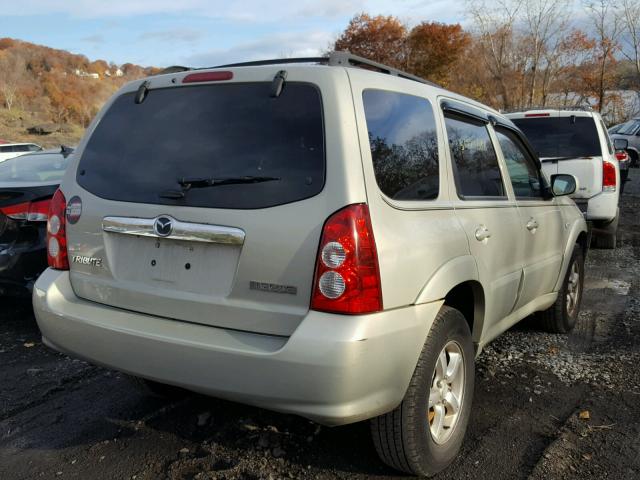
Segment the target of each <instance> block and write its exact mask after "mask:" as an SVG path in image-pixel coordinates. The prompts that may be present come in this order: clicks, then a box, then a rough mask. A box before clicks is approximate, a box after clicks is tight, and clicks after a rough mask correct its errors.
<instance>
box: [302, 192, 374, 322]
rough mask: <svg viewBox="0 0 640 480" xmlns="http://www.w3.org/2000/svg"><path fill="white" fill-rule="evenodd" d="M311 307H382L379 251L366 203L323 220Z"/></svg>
mask: <svg viewBox="0 0 640 480" xmlns="http://www.w3.org/2000/svg"><path fill="white" fill-rule="evenodd" d="M311 308H312V309H313V310H319V311H322V312H334V313H344V314H363V313H373V312H378V311H380V310H382V288H381V284H380V269H379V267H378V254H377V251H376V242H375V239H374V238H373V229H372V228H371V219H370V217H369V208H368V207H367V205H365V204H363V203H360V204H355V205H349V206H348V207H345V208H344V209H342V210H340V211H338V212H336V213H334V214H333V215H332V216H331V217H329V219H328V220H327V221H326V223H325V224H324V228H323V231H322V239H321V241H320V250H319V251H318V258H317V260H316V271H315V276H314V280H313V294H312V298H311Z"/></svg>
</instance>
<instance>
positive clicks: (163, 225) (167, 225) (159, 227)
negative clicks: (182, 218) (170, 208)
mask: <svg viewBox="0 0 640 480" xmlns="http://www.w3.org/2000/svg"><path fill="white" fill-rule="evenodd" d="M153 231H154V232H155V234H156V235H158V236H159V237H168V236H169V235H171V232H173V220H171V218H169V217H158V218H156V221H155V222H153Z"/></svg>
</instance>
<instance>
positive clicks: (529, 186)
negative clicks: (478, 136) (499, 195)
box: [496, 131, 542, 198]
mask: <svg viewBox="0 0 640 480" xmlns="http://www.w3.org/2000/svg"><path fill="white" fill-rule="evenodd" d="M496 136H497V137H498V142H499V143H500V149H501V150H502V155H503V156H504V159H505V163H506V164H507V170H509V177H510V178H511V185H512V186H513V191H514V193H515V195H516V197H517V198H542V185H541V183H540V172H539V171H538V169H537V168H536V166H535V164H534V163H533V159H532V158H531V157H530V156H529V154H528V153H527V152H526V150H525V149H524V147H523V146H522V144H521V143H520V141H519V140H518V139H517V137H516V136H515V135H514V134H513V133H511V132H508V131H504V132H503V131H496Z"/></svg>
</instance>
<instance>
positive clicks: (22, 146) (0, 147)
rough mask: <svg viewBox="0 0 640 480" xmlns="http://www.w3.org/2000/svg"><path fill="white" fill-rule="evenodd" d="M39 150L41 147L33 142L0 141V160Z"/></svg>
mask: <svg viewBox="0 0 640 480" xmlns="http://www.w3.org/2000/svg"><path fill="white" fill-rule="evenodd" d="M40 151H42V147H41V146H40V145H36V144H35V143H0V162H4V161H5V160H9V159H10V158H15V157H19V156H20V155H26V154H27V153H32V152H40Z"/></svg>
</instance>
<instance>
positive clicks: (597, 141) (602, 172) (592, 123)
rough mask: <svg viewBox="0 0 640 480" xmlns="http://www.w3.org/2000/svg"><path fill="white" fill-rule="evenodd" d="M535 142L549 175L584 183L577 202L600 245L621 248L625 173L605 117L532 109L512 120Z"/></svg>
mask: <svg viewBox="0 0 640 480" xmlns="http://www.w3.org/2000/svg"><path fill="white" fill-rule="evenodd" d="M507 117H509V118H510V119H511V120H512V121H513V123H515V124H516V125H517V126H518V127H520V129H521V130H522V131H523V132H524V133H525V134H526V136H527V137H528V138H529V141H530V142H531V144H532V145H533V148H534V149H535V150H536V153H537V154H538V156H539V157H540V160H541V161H542V169H543V171H544V172H545V173H546V174H547V175H554V174H557V173H569V174H571V175H575V177H576V178H577V179H578V185H579V187H578V189H577V191H576V193H575V194H574V195H573V196H572V197H573V199H574V200H575V202H576V204H577V205H578V207H579V208H580V209H581V210H582V211H583V212H584V213H585V216H586V219H587V220H588V221H590V222H592V224H593V238H594V244H595V246H597V247H600V248H615V246H616V233H617V231H618V219H619V210H618V200H619V197H620V167H619V163H618V159H617V158H616V155H615V150H614V147H613V143H612V142H611V139H610V138H609V132H607V129H606V127H605V126H604V123H603V122H602V118H601V117H600V114H599V113H597V112H594V111H592V110H591V109H590V108H587V109H576V108H571V109H563V110H558V109H532V110H527V111H522V112H516V113H510V114H508V115H507Z"/></svg>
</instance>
